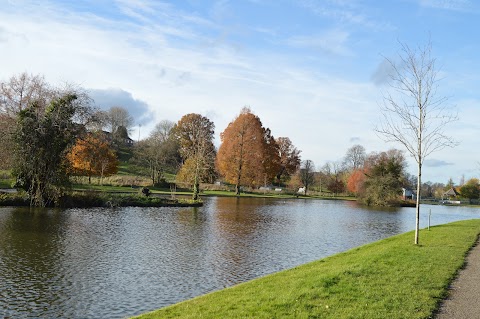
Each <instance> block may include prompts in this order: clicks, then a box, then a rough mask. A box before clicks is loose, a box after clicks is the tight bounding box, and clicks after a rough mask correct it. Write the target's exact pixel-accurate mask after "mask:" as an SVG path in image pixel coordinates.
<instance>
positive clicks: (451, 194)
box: [442, 187, 458, 200]
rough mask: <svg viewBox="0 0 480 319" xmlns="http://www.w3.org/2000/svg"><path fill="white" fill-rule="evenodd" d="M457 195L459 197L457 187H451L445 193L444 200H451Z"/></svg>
mask: <svg viewBox="0 0 480 319" xmlns="http://www.w3.org/2000/svg"><path fill="white" fill-rule="evenodd" d="M457 197H458V192H457V191H456V190H455V188H453V187H450V189H449V190H448V191H446V192H445V193H443V195H442V200H444V199H448V200H450V199H454V198H457Z"/></svg>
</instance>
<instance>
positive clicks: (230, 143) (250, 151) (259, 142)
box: [217, 108, 280, 194]
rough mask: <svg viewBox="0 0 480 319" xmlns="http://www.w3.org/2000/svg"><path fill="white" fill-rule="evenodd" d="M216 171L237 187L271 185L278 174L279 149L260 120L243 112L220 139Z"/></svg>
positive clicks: (246, 110) (247, 112) (249, 113)
mask: <svg viewBox="0 0 480 319" xmlns="http://www.w3.org/2000/svg"><path fill="white" fill-rule="evenodd" d="M220 138H221V141H222V144H221V145H220V148H219V150H218V154H217V167H218V170H219V172H220V174H222V175H223V176H224V177H225V180H226V181H227V182H229V183H231V184H234V185H235V191H236V193H237V194H239V193H240V186H248V187H258V186H260V185H264V184H266V183H267V182H270V181H272V180H273V179H274V178H275V176H276V174H277V173H278V171H279V167H280V159H279V150H278V145H277V143H276V142H275V139H274V138H273V136H272V135H271V132H270V130H269V129H265V128H263V126H262V122H261V121H260V118H259V117H258V116H256V115H254V114H253V113H252V112H251V111H250V109H248V108H244V109H243V110H242V111H241V113H240V114H239V115H238V116H237V117H236V118H235V120H233V121H232V122H231V123H230V124H229V125H228V126H227V128H226V129H225V130H224V131H223V133H222V134H221V135H220Z"/></svg>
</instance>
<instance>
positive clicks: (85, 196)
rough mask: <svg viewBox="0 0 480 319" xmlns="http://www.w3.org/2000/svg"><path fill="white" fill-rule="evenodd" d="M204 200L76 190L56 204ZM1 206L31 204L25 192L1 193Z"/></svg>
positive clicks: (165, 203) (183, 203) (177, 203)
mask: <svg viewBox="0 0 480 319" xmlns="http://www.w3.org/2000/svg"><path fill="white" fill-rule="evenodd" d="M202 205H203V202H202V201H194V200H191V199H187V198H166V197H158V196H145V195H142V194H139V193H138V192H136V193H106V192H92V191H89V192H82V191H74V192H71V193H68V194H65V195H64V196H62V197H61V198H60V200H59V202H58V203H57V204H56V206H57V207H60V208H90V207H128V206H134V207H201V206H202ZM0 206H30V200H29V199H28V197H27V196H26V194H25V193H24V192H18V193H0Z"/></svg>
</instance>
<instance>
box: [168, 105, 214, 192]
mask: <svg viewBox="0 0 480 319" xmlns="http://www.w3.org/2000/svg"><path fill="white" fill-rule="evenodd" d="M174 130H175V136H176V138H177V140H178V143H179V145H180V155H181V157H182V159H183V164H182V167H181V168H180V171H179V172H178V176H177V178H178V179H179V180H181V181H185V182H188V183H190V184H191V185H193V199H194V200H197V199H198V194H199V192H200V188H199V186H200V183H201V182H203V181H209V182H213V180H214V178H215V157H216V150H215V146H214V145H213V135H214V130H215V125H214V124H213V122H212V121H210V120H209V119H208V118H206V117H205V116H202V115H200V114H195V113H190V114H187V115H184V116H183V117H182V118H181V119H180V121H178V123H177V125H176V127H175V129H174Z"/></svg>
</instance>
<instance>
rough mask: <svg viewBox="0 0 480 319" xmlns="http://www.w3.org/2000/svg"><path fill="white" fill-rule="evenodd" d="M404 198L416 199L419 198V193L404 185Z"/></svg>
mask: <svg viewBox="0 0 480 319" xmlns="http://www.w3.org/2000/svg"><path fill="white" fill-rule="evenodd" d="M402 199H403V200H415V199H417V194H416V193H415V191H414V190H413V189H411V188H404V187H402Z"/></svg>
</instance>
